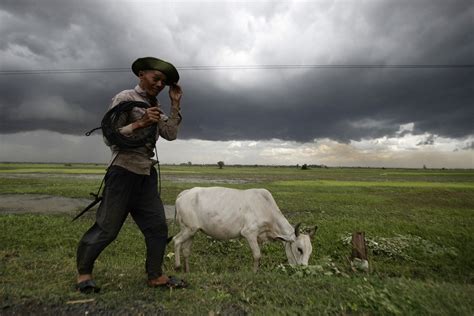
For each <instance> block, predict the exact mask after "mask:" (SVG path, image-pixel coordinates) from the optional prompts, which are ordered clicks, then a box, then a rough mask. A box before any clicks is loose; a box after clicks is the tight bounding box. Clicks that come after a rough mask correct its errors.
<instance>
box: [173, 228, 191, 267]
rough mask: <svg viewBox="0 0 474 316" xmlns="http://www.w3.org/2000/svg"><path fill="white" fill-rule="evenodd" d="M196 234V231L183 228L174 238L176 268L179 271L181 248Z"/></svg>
mask: <svg viewBox="0 0 474 316" xmlns="http://www.w3.org/2000/svg"><path fill="white" fill-rule="evenodd" d="M194 234H195V231H192V230H191V229H189V228H187V227H185V228H181V231H180V232H179V233H178V234H177V235H176V236H174V238H173V240H174V260H175V261H174V268H175V269H176V270H179V269H180V268H181V257H180V256H181V246H182V245H183V246H184V243H185V242H186V241H187V240H188V239H189V238H192V236H193V235H194Z"/></svg>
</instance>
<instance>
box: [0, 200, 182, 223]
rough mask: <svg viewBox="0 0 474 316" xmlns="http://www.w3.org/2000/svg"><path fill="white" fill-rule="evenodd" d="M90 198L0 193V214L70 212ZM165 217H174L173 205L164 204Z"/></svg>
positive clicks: (83, 205) (75, 210)
mask: <svg viewBox="0 0 474 316" xmlns="http://www.w3.org/2000/svg"><path fill="white" fill-rule="evenodd" d="M90 202H92V200H91V199H74V198H66V197H62V196H54V195H45V194H0V214H26V213H28V214H70V215H75V214H77V213H78V212H80V211H81V210H83V209H84V208H85V207H86V206H87V205H89V203H90ZM165 214H166V218H168V219H171V218H174V205H165Z"/></svg>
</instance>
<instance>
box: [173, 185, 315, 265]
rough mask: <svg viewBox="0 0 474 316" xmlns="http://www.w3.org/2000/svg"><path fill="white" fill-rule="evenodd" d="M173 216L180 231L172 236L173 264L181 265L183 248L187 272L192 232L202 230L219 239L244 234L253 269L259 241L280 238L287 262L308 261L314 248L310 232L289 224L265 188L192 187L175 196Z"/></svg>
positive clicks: (298, 262)
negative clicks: (306, 232)
mask: <svg viewBox="0 0 474 316" xmlns="http://www.w3.org/2000/svg"><path fill="white" fill-rule="evenodd" d="M176 218H177V220H178V223H179V225H180V227H181V231H180V232H179V233H178V234H177V235H176V236H175V237H174V238H173V240H174V247H175V268H176V269H179V268H180V267H181V261H180V252H181V248H182V250H183V255H184V261H185V271H186V272H189V255H190V254H191V244H192V240H193V236H194V234H196V232H197V231H199V230H201V231H203V232H204V233H205V234H207V235H209V236H211V237H214V238H216V239H220V240H228V239H234V238H238V237H240V236H243V237H245V238H246V239H247V241H248V243H249V245H250V248H251V250H252V254H253V259H254V265H253V270H254V271H255V272H256V271H257V270H258V264H259V259H260V257H261V253H260V244H261V243H262V242H264V241H267V240H276V239H279V240H282V241H283V242H284V244H285V251H286V255H287V257H288V262H289V263H290V264H300V265H308V260H309V256H310V255H311V252H312V250H313V248H312V246H311V240H310V238H311V237H312V236H313V235H314V233H315V232H316V229H317V226H316V227H314V229H313V230H312V231H311V233H310V234H309V235H307V234H300V233H299V224H298V225H296V227H293V226H291V225H290V223H289V222H288V220H287V219H286V218H285V217H284V216H283V214H282V213H281V211H280V209H279V208H278V206H277V204H276V203H275V200H274V199H273V197H272V195H271V193H270V192H268V191H267V190H265V189H250V190H236V189H229V188H223V187H210V188H200V187H196V188H192V189H190V190H185V191H183V192H181V193H180V194H179V195H178V198H177V199H176Z"/></svg>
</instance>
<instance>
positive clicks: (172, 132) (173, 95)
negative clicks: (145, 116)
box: [158, 84, 183, 140]
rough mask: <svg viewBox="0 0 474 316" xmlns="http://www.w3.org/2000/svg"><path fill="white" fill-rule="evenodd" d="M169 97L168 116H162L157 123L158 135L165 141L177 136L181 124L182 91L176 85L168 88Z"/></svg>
mask: <svg viewBox="0 0 474 316" xmlns="http://www.w3.org/2000/svg"><path fill="white" fill-rule="evenodd" d="M169 96H170V100H171V109H170V116H169V117H166V116H165V115H163V116H162V117H161V118H162V119H161V120H159V122H158V126H159V129H160V135H161V136H162V137H163V138H164V139H166V140H174V139H176V137H177V136H178V127H179V124H180V123H181V119H182V117H181V113H180V110H181V97H182V96H183V90H182V89H181V87H180V86H179V85H178V84H173V85H171V86H170V90H169Z"/></svg>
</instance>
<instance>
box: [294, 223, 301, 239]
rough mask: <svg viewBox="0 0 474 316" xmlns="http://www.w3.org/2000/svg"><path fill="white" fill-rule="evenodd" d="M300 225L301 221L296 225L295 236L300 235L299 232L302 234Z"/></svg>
mask: <svg viewBox="0 0 474 316" xmlns="http://www.w3.org/2000/svg"><path fill="white" fill-rule="evenodd" d="M300 226H301V223H298V224H296V225H295V236H296V237H298V236H299V234H300Z"/></svg>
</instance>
